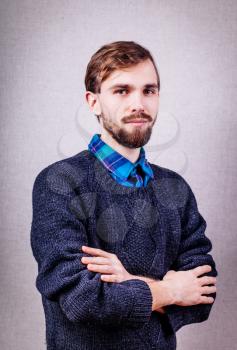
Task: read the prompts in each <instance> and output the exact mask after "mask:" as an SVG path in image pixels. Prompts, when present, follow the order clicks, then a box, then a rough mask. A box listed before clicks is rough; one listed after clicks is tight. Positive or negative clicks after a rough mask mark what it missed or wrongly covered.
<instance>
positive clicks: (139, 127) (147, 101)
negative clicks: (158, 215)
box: [85, 41, 160, 148]
mask: <svg viewBox="0 0 237 350" xmlns="http://www.w3.org/2000/svg"><path fill="white" fill-rule="evenodd" d="M85 86H86V100H87V102H88V104H89V106H90V109H91V110H92V112H93V113H94V114H95V115H96V116H97V118H98V120H100V118H101V120H102V128H103V131H104V132H105V133H107V134H109V135H110V136H112V137H113V139H115V140H116V141H117V142H118V143H119V144H121V145H123V146H126V147H129V148H138V147H141V146H143V145H145V144H146V143H147V142H148V141H149V139H150V136H151V132H152V127H153V125H154V123H155V121H156V118H157V113H158V105H159V91H160V78H159V73H158V70H157V67H156V65H155V62H154V60H153V58H152V56H151V54H150V52H149V51H148V50H147V49H145V48H144V47H142V46H140V45H139V44H137V43H135V42H133V41H117V42H114V43H111V44H107V45H104V46H102V47H101V48H100V49H99V50H98V51H97V52H96V53H95V54H94V55H93V56H92V58H91V60H90V62H89V64H88V66H87V71H86V76H85ZM134 119H136V120H137V119H140V121H141V119H142V120H143V121H145V122H143V123H139V124H138V123H132V122H131V121H132V120H134Z"/></svg>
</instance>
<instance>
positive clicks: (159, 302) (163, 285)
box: [148, 280, 174, 311]
mask: <svg viewBox="0 0 237 350" xmlns="http://www.w3.org/2000/svg"><path fill="white" fill-rule="evenodd" d="M148 285H149V287H150V289H151V294H152V299H153V302H152V310H153V311H154V310H156V309H159V308H162V307H164V306H167V305H171V304H173V303H174V299H173V297H172V293H171V290H170V285H169V283H167V282H166V281H163V280H162V281H157V282H155V283H148Z"/></svg>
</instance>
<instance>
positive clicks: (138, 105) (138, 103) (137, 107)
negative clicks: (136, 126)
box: [130, 92, 144, 113]
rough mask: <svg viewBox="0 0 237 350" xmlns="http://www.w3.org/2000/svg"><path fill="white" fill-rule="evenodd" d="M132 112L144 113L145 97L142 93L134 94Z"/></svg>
mask: <svg viewBox="0 0 237 350" xmlns="http://www.w3.org/2000/svg"><path fill="white" fill-rule="evenodd" d="M130 107H131V112H132V113H135V112H144V105H143V96H142V95H141V93H139V92H137V93H134V94H133V97H132V101H131V106H130Z"/></svg>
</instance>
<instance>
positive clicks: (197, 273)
mask: <svg viewBox="0 0 237 350" xmlns="http://www.w3.org/2000/svg"><path fill="white" fill-rule="evenodd" d="M211 270H212V267H211V266H210V265H203V266H198V267H195V268H194V269H192V270H191V271H192V272H193V273H194V275H195V276H196V277H198V276H200V275H202V274H204V273H206V272H210V271H211Z"/></svg>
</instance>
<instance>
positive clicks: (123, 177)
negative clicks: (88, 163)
mask: <svg viewBox="0 0 237 350" xmlns="http://www.w3.org/2000/svg"><path fill="white" fill-rule="evenodd" d="M100 136H101V135H100V134H95V135H94V136H93V137H92V139H91V141H90V143H89V145H88V150H89V151H91V152H92V153H93V154H94V155H95V156H96V157H97V158H98V159H99V160H100V161H101V162H102V163H103V164H104V166H105V167H106V168H107V169H108V170H109V172H110V174H111V176H112V177H113V178H114V179H115V180H116V181H117V182H119V183H121V184H122V185H124V186H128V187H142V186H144V187H145V186H146V185H147V183H148V181H149V179H150V178H154V174H153V170H152V169H151V167H150V165H149V163H148V161H147V160H146V157H145V150H144V148H143V147H141V149H140V155H139V158H138V160H137V161H136V162H135V163H132V162H131V161H130V160H128V159H127V158H125V157H124V156H122V155H121V154H120V153H118V152H116V151H115V150H114V149H113V148H111V147H110V146H109V145H108V144H106V143H105V142H104V141H103V140H101V138H100Z"/></svg>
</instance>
